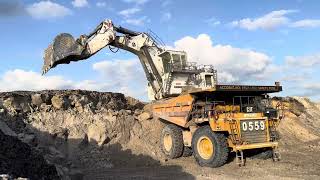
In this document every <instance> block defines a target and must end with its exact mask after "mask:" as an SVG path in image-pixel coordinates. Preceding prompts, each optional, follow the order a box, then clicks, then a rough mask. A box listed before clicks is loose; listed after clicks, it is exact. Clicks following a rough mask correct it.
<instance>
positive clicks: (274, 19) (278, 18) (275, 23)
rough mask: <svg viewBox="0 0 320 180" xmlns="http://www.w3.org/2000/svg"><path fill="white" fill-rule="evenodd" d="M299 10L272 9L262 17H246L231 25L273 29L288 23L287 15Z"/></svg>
mask: <svg viewBox="0 0 320 180" xmlns="http://www.w3.org/2000/svg"><path fill="white" fill-rule="evenodd" d="M295 12H298V11H297V10H279V11H272V12H270V13H268V14H266V15H263V16H262V17H258V18H253V19H252V18H245V19H241V20H236V21H233V22H231V26H233V27H239V28H243V29H247V30H257V29H264V30H273V29H275V28H277V27H279V26H283V25H287V24H288V23H289V22H290V19H289V18H288V17H286V15H288V14H290V13H295Z"/></svg>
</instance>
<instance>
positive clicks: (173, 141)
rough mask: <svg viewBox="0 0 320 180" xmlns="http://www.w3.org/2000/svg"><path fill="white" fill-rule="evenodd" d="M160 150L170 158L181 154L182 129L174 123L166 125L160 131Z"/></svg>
mask: <svg viewBox="0 0 320 180" xmlns="http://www.w3.org/2000/svg"><path fill="white" fill-rule="evenodd" d="M160 140H161V143H160V144H161V150H162V152H163V153H164V154H165V155H166V156H167V157H168V158H170V159H175V158H178V157H181V156H182V153H183V148H184V144H183V137H182V129H181V128H180V127H178V126H176V125H174V124H168V125H166V126H165V127H164V128H163V130H162V133H161V138H160Z"/></svg>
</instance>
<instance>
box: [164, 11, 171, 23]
mask: <svg viewBox="0 0 320 180" xmlns="http://www.w3.org/2000/svg"><path fill="white" fill-rule="evenodd" d="M171 18H172V15H171V13H170V12H164V13H162V17H161V21H162V22H168V21H170V20H171Z"/></svg>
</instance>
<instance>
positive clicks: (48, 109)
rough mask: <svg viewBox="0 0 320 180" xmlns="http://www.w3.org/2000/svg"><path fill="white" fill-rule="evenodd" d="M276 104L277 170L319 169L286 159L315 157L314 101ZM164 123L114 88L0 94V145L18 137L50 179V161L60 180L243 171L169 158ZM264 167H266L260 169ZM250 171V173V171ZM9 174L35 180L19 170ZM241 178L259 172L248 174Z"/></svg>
mask: <svg viewBox="0 0 320 180" xmlns="http://www.w3.org/2000/svg"><path fill="white" fill-rule="evenodd" d="M274 101H275V104H277V102H279V101H283V102H284V103H283V104H284V107H286V110H285V113H284V114H285V118H284V119H283V120H282V121H281V123H280V126H279V131H280V135H281V140H280V142H281V144H282V146H281V149H280V150H281V152H282V153H284V156H285V158H288V159H289V160H290V161H288V162H289V165H288V162H287V164H283V165H282V166H280V170H279V173H280V172H282V170H284V169H288V168H289V169H292V168H295V169H299V172H302V173H305V174H304V175H308V173H309V174H310V173H311V174H313V175H314V174H317V173H316V171H314V170H315V169H317V167H318V164H317V162H314V163H313V164H312V163H309V164H310V167H309V164H308V165H307V166H308V168H309V169H310V171H308V172H307V171H304V169H303V168H302V166H301V168H300V167H299V168H297V167H296V164H295V162H293V163H291V161H292V160H293V159H294V158H296V156H297V153H298V154H299V153H300V154H305V156H310V158H309V159H305V161H308V162H313V159H317V158H318V155H317V154H319V153H318V151H317V149H320V143H318V141H319V137H320V130H319V128H318V127H320V121H319V119H320V109H319V106H318V105H317V104H315V103H312V102H311V101H310V100H308V99H306V98H299V97H294V98H274ZM163 126H164V124H163V123H162V122H161V121H159V120H157V119H154V118H153V117H152V114H151V113H150V105H146V104H145V103H142V102H140V101H138V100H136V99H134V98H130V97H126V96H124V95H123V94H120V93H109V92H105V93H100V92H92V91H81V90H68V91H39V92H25V91H23V92H22V91H21V92H8V93H0V127H1V128H0V130H1V131H2V132H5V135H4V136H2V135H1V138H5V139H4V140H1V143H7V142H10V141H14V142H16V144H19V146H18V147H19V148H20V145H21V148H20V149H19V148H18V149H19V150H20V151H19V152H20V155H21V156H22V155H24V153H26V154H25V157H31V156H32V157H33V154H35V156H36V155H38V156H36V157H34V158H33V159H35V160H37V161H39V164H40V165H41V164H43V161H42V160H41V157H42V158H43V159H45V161H46V162H48V164H43V166H44V167H48V168H47V169H48V170H46V169H44V170H43V171H41V172H43V175H47V176H48V177H50V176H51V173H52V172H54V170H52V171H51V169H50V167H52V166H51V165H50V164H52V165H54V166H55V170H56V172H57V174H58V175H59V176H60V177H63V179H106V178H111V179H128V178H131V177H134V178H136V179H152V178H153V179H157V178H160V179H167V178H168V177H171V176H172V177H179V178H180V179H195V178H197V179H207V178H212V171H214V172H215V174H218V176H217V177H219V178H218V179H225V178H227V179H228V178H231V179H234V178H238V174H245V170H235V171H234V172H230V171H229V169H230V168H236V167H234V166H233V165H230V164H227V165H225V166H224V167H222V168H221V169H215V170H212V169H211V168H208V169H206V168H202V167H199V166H198V165H197V164H196V163H195V161H194V160H193V158H192V157H190V158H182V159H178V160H168V161H167V159H165V158H164V157H163V155H162V153H161V152H160V147H159V136H160V132H161V129H162V127H163ZM9 144H12V143H9ZM13 144H14V143H13ZM1 145H2V144H1ZM8 147H9V146H8ZM297 147H299V148H297ZM28 148H29V149H28ZM24 149H27V150H24ZM1 150H2V149H1ZM296 151H297V153H293V152H296ZM298 151H299V152H298ZM5 153H6V152H0V158H3V157H9V156H6V154H5ZM17 153H18V152H17ZM20 155H19V156H17V157H18V158H17V160H18V159H21V161H17V162H15V161H13V162H15V163H16V164H21V163H24V161H23V160H24V159H23V158H22V157H21V156H20ZM9 161H10V160H9ZM305 161H304V159H303V160H301V161H300V160H299V161H297V163H305ZM1 162H2V161H1ZM6 162H7V161H6ZM30 163H33V161H30ZM259 163H261V162H260V161H259V162H257V165H256V167H255V166H254V167H253V168H256V169H257V171H259V172H260V173H262V174H263V173H268V172H272V171H278V170H277V169H274V165H273V164H270V163H269V164H268V163H265V162H264V161H263V164H264V166H265V167H263V168H260V165H259ZM4 165H5V164H4ZM299 165H300V164H299ZM13 167H14V170H15V172H24V170H22V168H20V166H18V165H17V166H13ZM37 167H38V166H37V165H35V166H32V167H30V168H28V169H31V170H30V171H29V172H35V171H37ZM267 167H268V168H269V169H271V170H272V171H268V170H266V169H265V168H267ZM319 167H320V166H319ZM259 168H260V169H259ZM281 168H282V170H281ZM185 171H187V172H191V173H192V175H191V174H189V173H186V172H185ZM249 171H250V172H251V171H254V170H252V169H251V170H250V168H249V170H248V172H249ZM297 172H298V171H297ZM1 173H2V171H1V172H0V174H1ZM3 173H4V174H13V173H14V171H13V170H12V169H8V168H7V169H3ZM128 173H129V174H128ZM226 174H227V175H226ZM14 175H16V176H22V177H29V178H33V176H32V175H30V174H24V173H20V174H14ZM54 175H55V174H54V173H53V175H52V177H54ZM296 175H299V174H296ZM194 176H195V177H194ZM41 177H42V176H41ZM146 177H147V178H146ZM155 177H156V178H155ZM241 177H243V178H245V177H257V176H255V175H254V174H252V173H251V174H250V175H249V176H247V175H246V176H244V175H242V176H241ZM259 177H260V176H259ZM270 177H291V176H290V174H286V173H284V174H283V176H279V175H274V176H270ZM179 178H178V179H179ZM257 178H258V177H257ZM35 179H38V178H35Z"/></svg>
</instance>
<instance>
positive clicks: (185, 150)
mask: <svg viewBox="0 0 320 180" xmlns="http://www.w3.org/2000/svg"><path fill="white" fill-rule="evenodd" d="M191 155H192V149H191V148H190V147H188V146H184V148H183V153H182V157H189V156H191Z"/></svg>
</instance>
